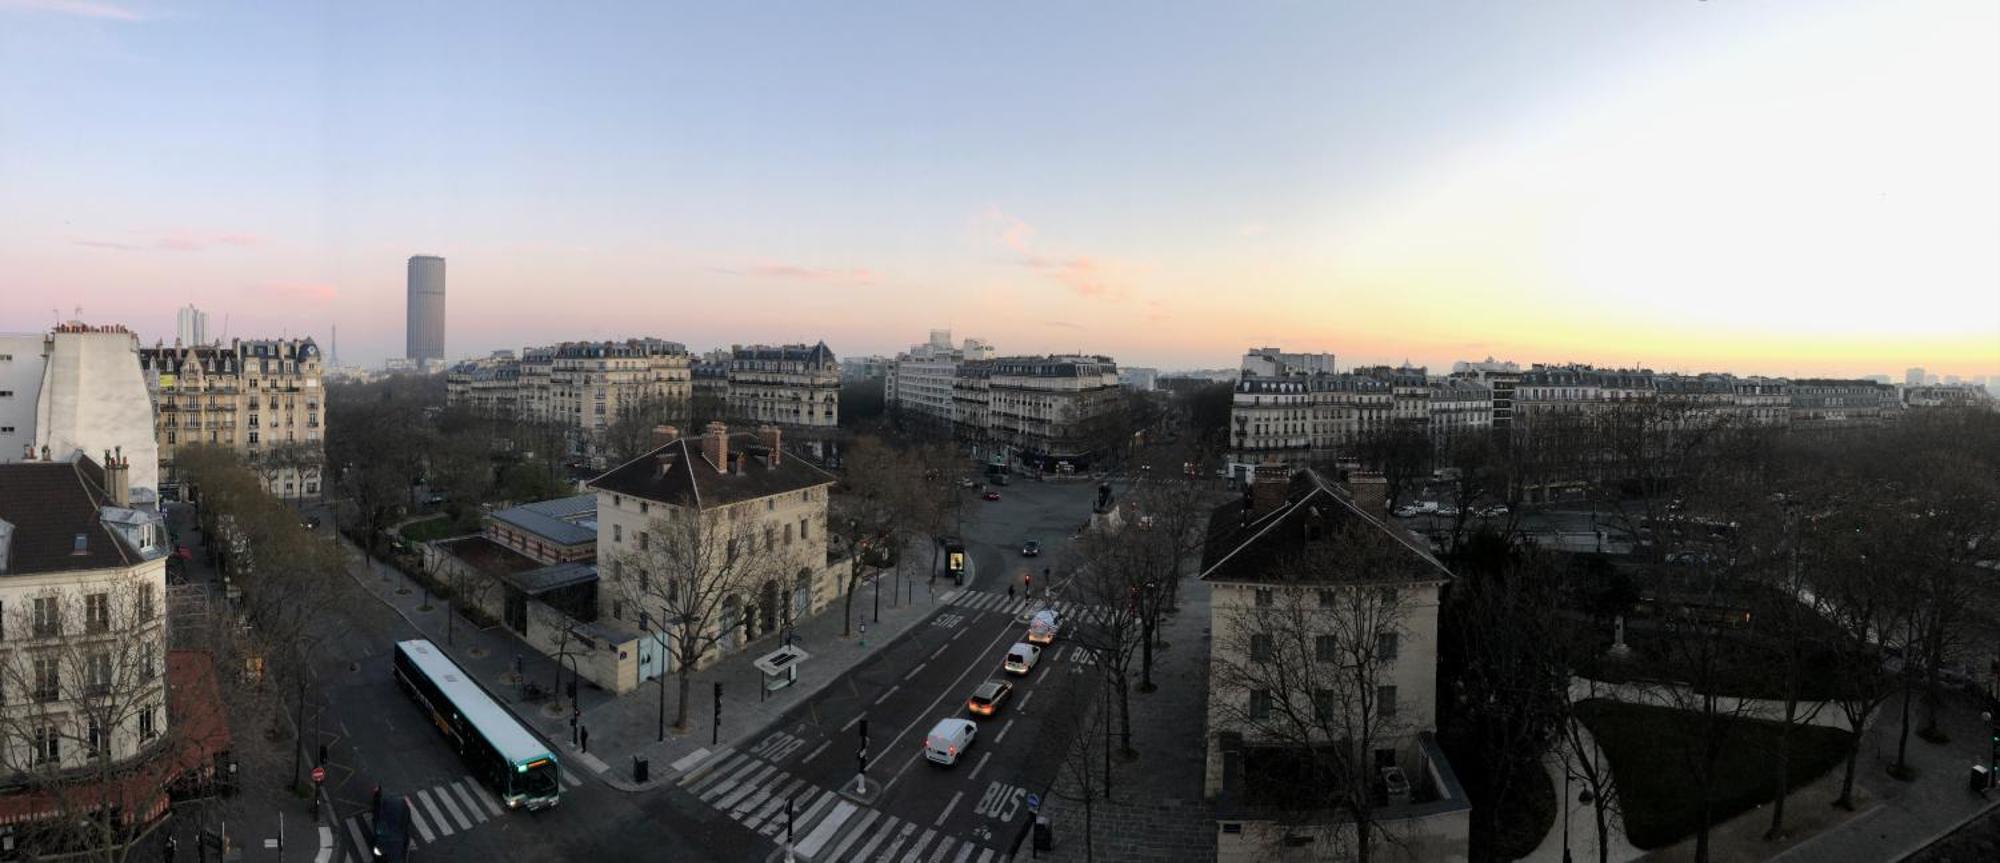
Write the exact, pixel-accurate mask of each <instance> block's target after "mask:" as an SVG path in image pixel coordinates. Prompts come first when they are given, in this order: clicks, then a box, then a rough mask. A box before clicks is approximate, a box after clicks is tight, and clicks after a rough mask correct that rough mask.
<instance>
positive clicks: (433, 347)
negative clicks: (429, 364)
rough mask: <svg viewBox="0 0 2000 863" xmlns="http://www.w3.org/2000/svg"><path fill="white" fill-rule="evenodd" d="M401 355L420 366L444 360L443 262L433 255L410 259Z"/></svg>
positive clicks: (414, 256) (416, 256)
mask: <svg viewBox="0 0 2000 863" xmlns="http://www.w3.org/2000/svg"><path fill="white" fill-rule="evenodd" d="M407 327H408V334H407V337H406V339H405V347H404V351H403V355H404V356H406V357H409V358H410V360H411V361H412V362H413V363H415V364H416V365H417V366H419V367H421V366H422V365H423V363H424V361H425V360H435V361H438V362H443V361H444V259H443V258H440V257H437V256H436V255H413V256H411V258H410V310H409V317H408V320H407Z"/></svg>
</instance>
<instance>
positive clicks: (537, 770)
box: [514, 758, 557, 797]
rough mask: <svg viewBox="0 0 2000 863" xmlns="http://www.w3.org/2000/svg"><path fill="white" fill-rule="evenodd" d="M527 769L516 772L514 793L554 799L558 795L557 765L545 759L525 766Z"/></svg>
mask: <svg viewBox="0 0 2000 863" xmlns="http://www.w3.org/2000/svg"><path fill="white" fill-rule="evenodd" d="M523 766H525V767H526V768H527V769H525V770H520V769H517V770H515V772H514V793H515V794H520V795H524V796H527V797H554V796H555V795H556V769H557V768H556V763H555V762H554V761H552V760H550V759H547V758H544V759H541V760H539V761H535V762H533V763H531V764H527V765H523Z"/></svg>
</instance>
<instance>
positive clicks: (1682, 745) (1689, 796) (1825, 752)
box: [1576, 700, 1849, 848]
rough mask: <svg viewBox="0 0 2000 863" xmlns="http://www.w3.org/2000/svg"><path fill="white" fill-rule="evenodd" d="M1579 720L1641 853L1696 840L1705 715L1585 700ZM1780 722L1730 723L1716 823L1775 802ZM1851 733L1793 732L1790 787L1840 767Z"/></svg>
mask: <svg viewBox="0 0 2000 863" xmlns="http://www.w3.org/2000/svg"><path fill="white" fill-rule="evenodd" d="M1576 711H1577V715H1578V716H1580V717H1581V718H1582V719H1583V722H1584V724H1585V725H1587V726H1589V728H1590V733H1591V734H1592V735H1593V736H1595V737H1596V738H1597V742H1598V745H1600V746H1602V747H1604V751H1605V754H1606V756H1607V757H1609V758H1610V760H1611V775H1612V776H1613V777H1614V778H1616V780H1617V781H1618V793H1619V796H1620V799H1622V800H1623V802H1624V806H1623V809H1624V813H1625V832H1626V835H1628V836H1630V837H1631V839H1632V844H1633V845H1636V846H1638V847H1640V848H1659V847H1661V846H1664V845H1667V844H1669V843H1672V842H1675V841H1678V840H1680V839H1682V838H1684V837H1687V836H1690V835H1693V833H1694V831H1695V828H1696V827H1697V826H1698V825H1699V823H1700V818H1701V798H1700V790H1699V788H1698V787H1697V786H1696V785H1695V782H1694V778H1693V770H1692V769H1691V766H1690V765H1691V764H1692V763H1693V760H1692V758H1691V756H1690V753H1691V752H1692V751H1693V750H1694V749H1695V748H1696V747H1697V746H1698V740H1697V739H1696V737H1695V735H1696V731H1697V729H1698V727H1699V722H1700V721H1701V720H1700V717H1699V716H1697V715H1694V714H1690V713H1684V712H1682V711H1677V710H1672V709H1668V708H1664V707H1647V706H1640V705H1632V704H1623V703H1619V702H1616V701H1604V700H1593V701H1586V702H1584V703H1582V704H1579V705H1577V707H1576ZM1778 729H1779V726H1778V724H1777V723H1775V722H1765V721H1762V720H1756V719H1738V720H1733V721H1732V722H1731V723H1730V728H1729V731H1728V736H1727V739H1726V741H1725V743H1724V744H1723V747H1722V757H1721V759H1720V760H1719V761H1718V764H1717V768H1716V769H1717V771H1718V774H1717V777H1716V783H1715V788H1714V789H1713V790H1712V792H1711V793H1712V795H1713V799H1714V801H1715V803H1714V809H1713V813H1712V815H1711V818H1712V824H1720V823H1722V822H1724V821H1726V820H1728V819H1730V818H1733V817H1735V816H1737V815H1739V814H1741V813H1743V812H1747V811H1749V810H1750V809H1752V808H1754V807H1756V806H1758V805H1759V804H1763V803H1767V802H1769V801H1771V800H1774V799H1776V798H1777V793H1776V788H1775V786H1776V784H1777V776H1776V774H1775V771H1776V769H1777V761H1776V760H1775V759H1776V755H1775V753H1776V750H1777V740H1778ZM1848 737H1849V735H1848V733H1847V732H1845V731H1841V730H1839V729H1834V728H1821V727H1817V726H1801V727H1797V728H1794V729H1792V737H1791V770H1790V775H1789V777H1788V778H1789V780H1790V782H1791V785H1792V787H1793V788H1797V787H1798V786H1800V785H1803V784H1805V783H1807V782H1811V781H1812V780H1814V779H1816V778H1818V777H1819V776H1820V774H1822V773H1825V772H1826V771H1827V770H1828V769H1830V768H1833V767H1835V766H1837V765H1839V764H1840V763H1841V760H1842V759H1843V758H1844V757H1845V755H1846V753H1847V741H1848Z"/></svg>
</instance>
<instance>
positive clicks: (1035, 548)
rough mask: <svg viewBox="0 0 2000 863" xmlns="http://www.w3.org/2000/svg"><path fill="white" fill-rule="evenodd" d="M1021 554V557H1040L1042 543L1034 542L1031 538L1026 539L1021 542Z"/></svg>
mask: <svg viewBox="0 0 2000 863" xmlns="http://www.w3.org/2000/svg"><path fill="white" fill-rule="evenodd" d="M1021 556H1022V557H1041V556H1042V544H1041V543H1039V542H1036V541H1034V540H1032V539H1031V540H1028V541H1027V542H1024V543H1021Z"/></svg>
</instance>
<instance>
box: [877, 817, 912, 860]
mask: <svg viewBox="0 0 2000 863" xmlns="http://www.w3.org/2000/svg"><path fill="white" fill-rule="evenodd" d="M915 832H917V825H915V824H904V825H903V829H902V830H900V831H897V833H896V838H895V839H893V840H891V841H890V842H889V847H888V848H886V849H883V851H882V856H881V857H880V858H877V859H881V860H890V861H893V860H896V859H898V858H897V857H896V852H897V851H900V850H902V849H903V843H905V842H908V841H910V834H912V833H915Z"/></svg>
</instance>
